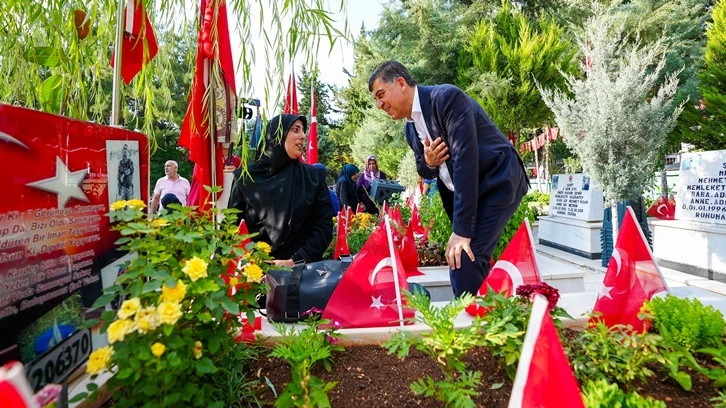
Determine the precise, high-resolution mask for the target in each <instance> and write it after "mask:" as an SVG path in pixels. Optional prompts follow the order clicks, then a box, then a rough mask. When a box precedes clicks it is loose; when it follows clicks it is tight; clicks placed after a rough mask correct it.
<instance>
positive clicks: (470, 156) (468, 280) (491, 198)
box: [368, 61, 529, 297]
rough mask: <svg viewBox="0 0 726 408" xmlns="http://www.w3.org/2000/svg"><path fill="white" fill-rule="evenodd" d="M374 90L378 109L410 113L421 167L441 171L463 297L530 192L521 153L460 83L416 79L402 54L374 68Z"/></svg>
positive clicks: (450, 256) (428, 174)
mask: <svg viewBox="0 0 726 408" xmlns="http://www.w3.org/2000/svg"><path fill="white" fill-rule="evenodd" d="M368 90H369V91H370V92H371V93H372V94H373V97H374V98H375V99H376V103H377V106H378V109H381V110H384V111H385V112H386V113H388V115H389V116H390V117H391V118H392V119H406V127H405V134H406V141H407V142H408V145H409V146H411V149H413V152H414V154H415V156H416V167H417V170H418V173H419V175H421V177H423V178H428V179H431V178H434V177H437V178H438V187H439V193H440V194H441V199H442V201H443V203H444V208H445V209H446V213H447V214H448V216H449V219H450V220H451V223H452V230H453V233H452V234H451V237H450V238H449V242H448V244H447V246H446V260H447V262H448V264H449V268H450V270H449V276H450V278H451V286H452V288H453V290H454V295H456V296H457V297H458V296H461V295H462V294H463V293H465V292H469V293H472V294H476V292H477V290H479V288H480V287H481V284H482V283H483V282H484V279H485V278H486V276H487V275H488V274H489V260H490V259H491V256H492V252H493V251H494V248H495V247H496V245H497V241H498V240H499V237H500V235H501V234H502V232H503V231H504V227H505V226H506V224H507V222H508V221H509V219H510V218H511V217H512V215H513V214H514V212H515V211H516V210H517V207H518V206H519V203H520V201H521V199H522V196H524V194H526V193H527V189H528V185H529V181H528V179H527V177H526V175H525V171H524V165H523V164H522V160H521V159H520V157H519V154H517V151H516V150H515V149H514V147H513V146H512V144H511V143H510V142H509V141H508V140H507V138H506V137H504V135H503V134H502V132H501V131H499V129H497V127H496V126H495V125H494V123H492V120H491V119H489V116H488V115H487V114H486V113H485V112H484V110H483V109H482V108H481V106H479V104H478V103H477V102H476V101H475V100H474V99H472V98H471V97H469V96H468V95H466V94H465V93H464V92H463V91H462V90H461V89H459V88H457V87H455V86H453V85H438V86H419V85H416V81H415V80H414V79H413V78H412V77H411V74H410V73H409V72H408V70H407V69H406V67H404V66H403V65H402V64H401V63H399V62H397V61H387V62H384V63H383V64H381V65H380V66H379V67H378V68H376V70H375V71H373V74H371V76H370V79H369V80H368ZM462 253H465V255H466V256H463V254H462Z"/></svg>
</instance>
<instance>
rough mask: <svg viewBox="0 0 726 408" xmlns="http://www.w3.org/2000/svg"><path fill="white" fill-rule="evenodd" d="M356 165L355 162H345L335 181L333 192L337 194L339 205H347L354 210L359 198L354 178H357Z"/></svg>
mask: <svg viewBox="0 0 726 408" xmlns="http://www.w3.org/2000/svg"><path fill="white" fill-rule="evenodd" d="M358 173H359V170H358V166H356V165H355V164H350V163H349V164H346V165H345V166H343V169H342V170H341V171H340V177H338V181H337V182H336V183H335V192H336V193H337V194H338V199H339V200H340V206H341V207H343V206H348V207H350V208H352V209H353V211H355V210H356V208H357V207H358V203H359V202H360V199H359V197H358V190H357V187H356V185H355V180H356V179H357V178H358Z"/></svg>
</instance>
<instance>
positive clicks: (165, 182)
mask: <svg viewBox="0 0 726 408" xmlns="http://www.w3.org/2000/svg"><path fill="white" fill-rule="evenodd" d="M178 170H179V165H178V164H177V163H176V162H175V161H174V160H168V161H167V162H166V163H165V164H164V173H165V174H166V176H164V177H162V178H160V179H159V180H157V181H156V186H155V187H154V198H153V199H152V201H151V205H150V206H149V207H150V208H149V209H150V210H151V213H152V214H156V213H157V212H158V211H159V202H160V201H162V200H163V199H164V197H165V196H167V195H169V194H171V195H173V196H175V197H176V199H177V200H178V201H179V203H181V205H183V206H184V205H187V198H188V197H189V191H190V190H191V186H190V185H189V180H187V179H185V178H184V177H182V176H180V175H179V174H178V173H177V171H178ZM170 200H171V197H169V198H167V199H166V200H164V202H170ZM171 201H173V200H171Z"/></svg>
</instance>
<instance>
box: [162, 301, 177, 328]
mask: <svg viewBox="0 0 726 408" xmlns="http://www.w3.org/2000/svg"><path fill="white" fill-rule="evenodd" d="M156 315H157V316H158V317H159V322H161V323H162V324H176V322H177V320H179V318H181V317H182V312H181V304H180V303H173V302H161V304H160V305H159V307H158V308H156Z"/></svg>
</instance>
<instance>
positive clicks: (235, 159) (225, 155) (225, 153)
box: [222, 143, 242, 171]
mask: <svg viewBox="0 0 726 408" xmlns="http://www.w3.org/2000/svg"><path fill="white" fill-rule="evenodd" d="M229 156H230V155H229V143H222V160H223V161H222V163H223V164H224V167H223V168H224V171H235V170H237V168H238V167H239V166H240V165H241V164H242V159H240V157H239V156H237V155H236V154H232V160H231V161H230V162H229V164H227V161H228V160H229V158H230V157H229Z"/></svg>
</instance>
